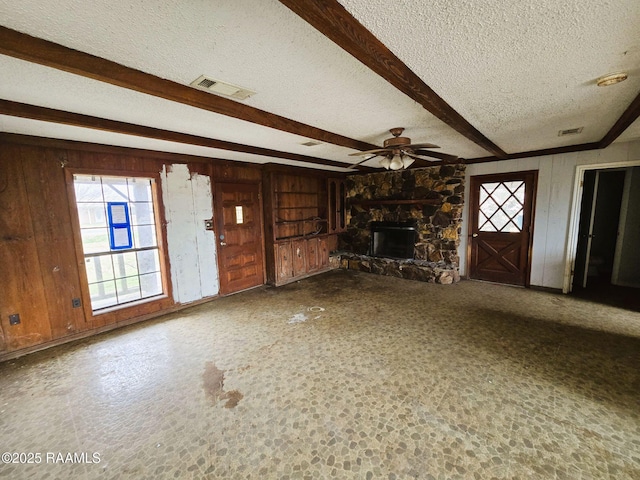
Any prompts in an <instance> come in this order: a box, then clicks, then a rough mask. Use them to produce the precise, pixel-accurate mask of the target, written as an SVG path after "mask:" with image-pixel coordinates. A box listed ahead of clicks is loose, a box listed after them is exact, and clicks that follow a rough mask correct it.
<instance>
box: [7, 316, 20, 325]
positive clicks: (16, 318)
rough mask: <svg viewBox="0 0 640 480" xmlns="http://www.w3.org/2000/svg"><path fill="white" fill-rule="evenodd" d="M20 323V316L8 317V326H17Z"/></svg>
mask: <svg viewBox="0 0 640 480" xmlns="http://www.w3.org/2000/svg"><path fill="white" fill-rule="evenodd" d="M19 323H20V314H19V313H14V314H13V315H9V325H18V324H19Z"/></svg>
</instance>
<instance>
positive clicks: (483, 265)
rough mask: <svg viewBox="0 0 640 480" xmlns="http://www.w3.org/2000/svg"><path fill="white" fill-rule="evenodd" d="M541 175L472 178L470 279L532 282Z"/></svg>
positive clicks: (518, 283)
mask: <svg viewBox="0 0 640 480" xmlns="http://www.w3.org/2000/svg"><path fill="white" fill-rule="evenodd" d="M537 175H538V173H537V171H529V172H516V173H506V174H498V175H482V176H476V177H471V196H470V207H469V212H470V217H471V221H470V232H469V237H470V238H469V277H470V278H474V279H477V280H487V281H491V282H498V283H508V284H512V285H523V286H528V285H529V271H530V263H531V258H530V250H531V248H530V247H531V241H532V238H533V206H534V202H535V189H536V180H537Z"/></svg>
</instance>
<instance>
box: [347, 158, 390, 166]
mask: <svg viewBox="0 0 640 480" xmlns="http://www.w3.org/2000/svg"><path fill="white" fill-rule="evenodd" d="M381 156H382V155H371V156H370V157H367V158H365V159H364V160H360V161H359V162H358V163H354V164H353V165H349V166H348V167H347V168H356V167H359V166H360V165H362V164H363V163H364V162H367V161H369V160H371V159H372V158H376V157H381Z"/></svg>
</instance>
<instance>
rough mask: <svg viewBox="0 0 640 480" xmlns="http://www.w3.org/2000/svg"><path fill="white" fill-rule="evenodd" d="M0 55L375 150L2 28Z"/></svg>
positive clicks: (332, 141) (357, 142)
mask: <svg viewBox="0 0 640 480" xmlns="http://www.w3.org/2000/svg"><path fill="white" fill-rule="evenodd" d="M0 54H3V55H8V56H11V57H15V58H19V59H21V60H27V61H29V62H34V63H38V64H40V65H45V66H47V67H53V68H56V69H58V70H63V71H65V72H70V73H74V74H76V75H81V76H84V77H88V78H92V79H94V80H99V81H101V82H105V83H110V84H112V85H117V86H119V87H123V88H127V89H130V90H134V91H137V92H141V93H146V94H148V95H153V96H155V97H159V98H163V99H165V100H171V101H173V102H178V103H182V104H184V105H189V106H191V107H196V108H200V109H203V110H208V111H210V112H214V113H218V114H221V115H226V116H228V117H233V118H237V119H240V120H244V121H247V122H251V123H255V124H258V125H263V126H265V127H269V128H274V129H277V130H281V131H283V132H287V133H292V134H295V135H300V136H302V137H306V138H313V139H315V140H320V141H321V142H326V143H331V144H333V145H339V146H341V147H347V148H353V149H356V150H371V149H373V148H378V146H377V145H373V144H370V143H366V142H361V141H359V140H355V139H353V138H349V137H345V136H343V135H338V134H336V133H332V132H328V131H326V130H322V129H320V128H316V127H313V126H311V125H306V124H304V123H300V122H296V121H295V120H291V119H289V118H285V117H282V116H280V115H276V114H273V113H269V112H266V111H264V110H260V109H257V108H254V107H251V106H248V105H244V104H242V103H240V102H236V101H234V100H230V99H228V98H224V97H221V96H218V95H213V94H211V93H207V92H203V91H201V90H197V89H195V88H193V87H190V86H187V85H182V84H179V83H176V82H172V81H170V80H166V79H163V78H160V77H156V76H155V75H151V74H149V73H145V72H142V71H140V70H135V69H133V68H129V67H126V66H124V65H120V64H119V63H115V62H112V61H110V60H106V59H104V58H100V57H96V56H94V55H90V54H88V53H84V52H81V51H78V50H73V49H71V48H68V47H65V46H63V45H60V44H57V43H53V42H50V41H47V40H43V39H40V38H36V37H32V36H30V35H27V34H25V33H21V32H17V31H15V30H12V29H10V28H6V27H3V26H0Z"/></svg>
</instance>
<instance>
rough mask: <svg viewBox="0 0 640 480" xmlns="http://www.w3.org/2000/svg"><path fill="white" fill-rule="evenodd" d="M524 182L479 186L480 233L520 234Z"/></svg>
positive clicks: (494, 183)
mask: <svg viewBox="0 0 640 480" xmlns="http://www.w3.org/2000/svg"><path fill="white" fill-rule="evenodd" d="M524 193H525V192H524V182H523V181H514V182H493V183H483V184H482V185H480V212H479V215H478V225H479V230H480V231H481V232H510V233H513V232H521V231H522V220H523V212H524Z"/></svg>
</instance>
